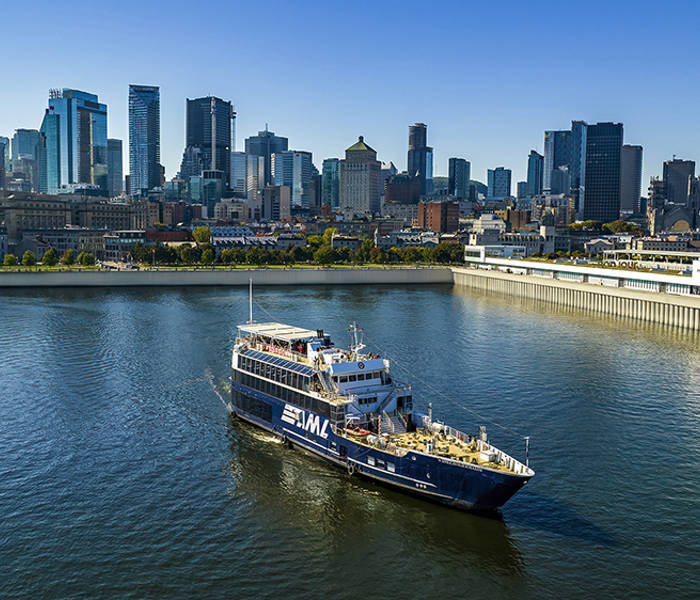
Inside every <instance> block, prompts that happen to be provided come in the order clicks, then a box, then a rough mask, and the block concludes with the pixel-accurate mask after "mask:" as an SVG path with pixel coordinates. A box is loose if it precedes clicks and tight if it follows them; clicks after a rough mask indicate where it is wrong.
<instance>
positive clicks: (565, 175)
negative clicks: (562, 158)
mask: <svg viewBox="0 0 700 600" xmlns="http://www.w3.org/2000/svg"><path fill="white" fill-rule="evenodd" d="M550 183H551V185H550V189H549V193H550V194H554V195H556V194H568V193H569V192H570V190H571V177H569V167H568V165H566V166H561V167H557V168H556V169H554V171H552V177H551V180H550Z"/></svg>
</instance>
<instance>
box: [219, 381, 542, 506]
mask: <svg viewBox="0 0 700 600" xmlns="http://www.w3.org/2000/svg"><path fill="white" fill-rule="evenodd" d="M232 386H233V389H232V392H234V393H232V402H231V403H230V404H229V410H230V411H231V413H232V414H233V415H235V416H237V417H239V418H241V419H244V420H245V421H247V422H249V423H251V424H252V425H255V426H257V427H260V428H262V429H264V430H266V431H269V432H271V433H273V434H275V435H277V436H278V437H280V438H281V439H283V440H285V441H286V442H288V443H290V444H292V445H294V446H297V447H299V448H301V449H303V450H305V451H307V452H308V453H309V454H311V455H313V456H315V457H318V458H320V459H323V460H325V461H327V462H329V463H332V464H334V465H336V466H338V467H340V468H342V469H345V470H347V471H348V473H350V474H353V475H361V476H365V477H368V478H370V479H373V480H377V481H380V482H382V483H384V484H388V485H390V486H392V487H395V488H397V489H399V490H402V491H404V492H407V493H410V494H412V495H417V496H420V497H422V498H425V499H428V500H431V501H435V502H439V503H443V504H446V505H449V506H452V507H455V508H461V509H465V510H474V511H491V510H494V509H497V508H499V507H501V506H503V504H505V502H506V501H507V500H508V499H509V498H511V496H513V494H515V493H516V492H517V491H518V490H519V489H520V488H521V487H522V486H523V485H525V484H526V483H527V481H528V479H529V478H530V476H529V475H515V474H511V473H505V472H498V471H494V470H491V469H486V468H483V467H480V466H478V465H471V464H463V463H458V462H456V461H453V460H450V459H445V458H441V457H438V456H432V455H425V454H423V453H419V452H411V451H409V452H408V453H407V454H406V455H405V456H397V455H396V454H394V453H390V452H387V451H384V450H382V449H380V448H370V447H367V445H365V444H362V443H360V442H359V441H355V440H353V439H350V438H348V437H347V436H340V435H337V434H336V433H334V432H333V431H332V428H331V426H330V423H329V422H328V420H327V419H324V418H320V419H319V420H318V427H316V426H315V424H316V419H315V415H313V414H312V413H308V412H307V411H304V413H306V414H301V415H300V419H299V420H298V421H295V422H294V424H292V423H289V422H288V421H289V419H285V420H283V417H284V416H285V407H286V406H287V407H288V405H286V403H285V402H282V401H280V400H278V399H277V398H275V397H273V396H270V395H267V394H264V393H262V392H260V391H258V390H254V389H251V388H248V387H246V386H242V385H240V384H237V383H235V382H234V383H232ZM235 392H238V394H240V396H238V395H236V394H235ZM241 396H245V397H248V398H251V399H253V400H255V401H256V402H264V403H266V404H267V405H269V406H270V407H271V411H270V414H269V415H268V414H265V415H264V417H261V416H258V415H254V414H251V413H250V412H247V411H246V410H244V409H243V408H241V407H240V406H237V405H236V404H234V403H233V398H240V397H241ZM256 406H258V405H257V404H256ZM257 412H260V411H257ZM288 412H289V410H287V413H288ZM268 416H269V417H270V418H269V420H268V418H267V417H268ZM309 416H310V418H311V419H312V420H313V424H314V426H313V427H310V431H307V430H306V427H305V424H306V423H307V422H308V419H309ZM372 459H373V460H372ZM370 462H373V464H369V463H370ZM389 469H393V470H392V471H390V470H389Z"/></svg>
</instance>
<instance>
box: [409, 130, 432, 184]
mask: <svg viewBox="0 0 700 600" xmlns="http://www.w3.org/2000/svg"><path fill="white" fill-rule="evenodd" d="M407 171H408V174H409V175H411V176H412V177H418V179H419V180H420V193H421V194H430V193H431V192H432V191H433V149H432V148H431V147H430V146H428V127H427V126H426V125H425V123H416V124H415V125H411V126H409V128H408V169H407Z"/></svg>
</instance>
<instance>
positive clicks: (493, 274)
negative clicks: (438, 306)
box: [452, 268, 700, 331]
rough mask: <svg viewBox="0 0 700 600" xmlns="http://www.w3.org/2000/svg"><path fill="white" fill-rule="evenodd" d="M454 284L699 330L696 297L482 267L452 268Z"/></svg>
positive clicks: (699, 306) (698, 298) (698, 303)
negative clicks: (487, 269) (517, 273)
mask: <svg viewBox="0 0 700 600" xmlns="http://www.w3.org/2000/svg"><path fill="white" fill-rule="evenodd" d="M452 273H453V277H454V283H455V285H460V286H464V287H469V288H474V289H477V290H482V291H485V292H489V293H493V294H498V295H510V296H518V297H520V298H528V299H532V300H538V301H542V302H548V303H552V304H557V305H559V306H564V307H568V308H576V309H581V310H584V311H591V312H595V313H602V314H609V315H615V316H619V317H627V318H632V319H638V320H640V321H647V322H651V323H660V324H662V325H668V326H671V327H682V328H686V329H691V330H694V331H700V297H692V296H675V295H672V294H660V293H653V292H644V291H637V290H632V289H627V288H611V287H607V286H599V285H592V284H587V283H578V282H569V281H562V280H556V279H543V278H541V277H533V276H530V275H516V274H511V273H503V272H501V271H486V270H482V269H465V268H453V269H452Z"/></svg>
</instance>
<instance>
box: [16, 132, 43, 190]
mask: <svg viewBox="0 0 700 600" xmlns="http://www.w3.org/2000/svg"><path fill="white" fill-rule="evenodd" d="M38 145H39V132H38V131H37V130H36V129H17V130H15V133H14V135H13V136H12V153H11V157H12V174H13V176H14V177H17V176H24V179H25V181H28V182H29V183H30V187H31V189H32V190H38V189H39V176H38V163H37V147H38Z"/></svg>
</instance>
